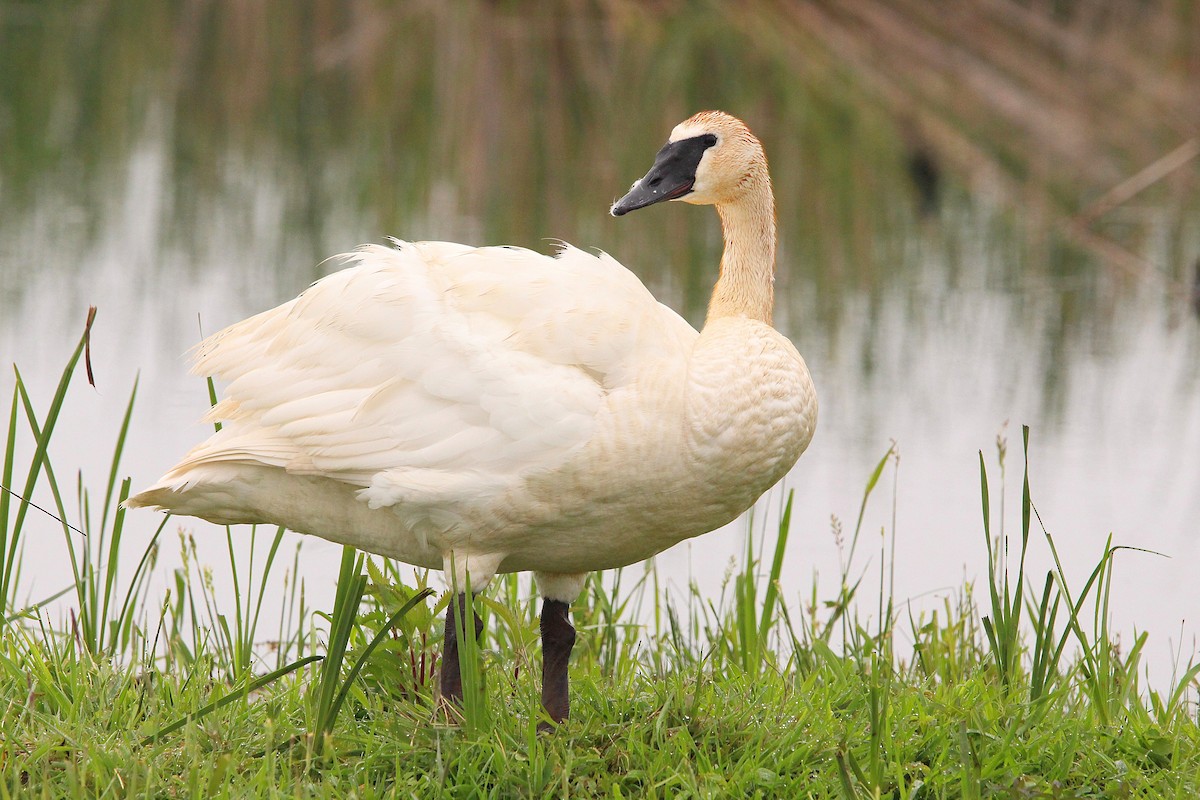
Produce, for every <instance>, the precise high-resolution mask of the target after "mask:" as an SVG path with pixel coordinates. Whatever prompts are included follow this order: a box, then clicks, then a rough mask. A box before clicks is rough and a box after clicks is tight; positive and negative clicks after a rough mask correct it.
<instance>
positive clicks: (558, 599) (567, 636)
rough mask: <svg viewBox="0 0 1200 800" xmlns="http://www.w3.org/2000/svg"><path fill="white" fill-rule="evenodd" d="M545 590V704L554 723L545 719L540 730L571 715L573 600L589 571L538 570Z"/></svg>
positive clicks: (538, 578) (542, 590) (537, 578)
mask: <svg viewBox="0 0 1200 800" xmlns="http://www.w3.org/2000/svg"><path fill="white" fill-rule="evenodd" d="M534 578H535V579H536V580H537V584H538V589H540V590H541V593H542V598H543V599H542V619H541V629H542V708H544V709H546V715H547V716H548V717H550V720H551V722H552V723H553V724H550V723H546V722H543V723H542V724H541V725H538V730H541V731H548V730H552V729H553V727H554V725H557V724H558V723H560V722H562V721H563V720H565V719H566V718H567V717H569V716H570V715H571V698H570V691H569V681H568V677H567V664H568V663H569V662H570V660H571V648H573V647H574V646H575V628H574V627H573V626H572V625H571V603H573V602H575V599H576V598H578V597H579V593H580V592H581V591H583V584H584V582H585V581H586V580H587V573H586V572H581V573H575V574H567V573H551V572H537V573H534Z"/></svg>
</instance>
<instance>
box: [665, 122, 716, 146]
mask: <svg viewBox="0 0 1200 800" xmlns="http://www.w3.org/2000/svg"><path fill="white" fill-rule="evenodd" d="M706 133H710V131H709V130H708V129H707V128H705V127H704V126H703V125H701V124H699V123H696V122H681V123H679V124H678V125H676V126H675V129H674V130H672V131H671V136H670V138H669V139H667V141H668V142H678V141H679V140H681V139H691V138H692V137H694V136H703V135H704V134H706Z"/></svg>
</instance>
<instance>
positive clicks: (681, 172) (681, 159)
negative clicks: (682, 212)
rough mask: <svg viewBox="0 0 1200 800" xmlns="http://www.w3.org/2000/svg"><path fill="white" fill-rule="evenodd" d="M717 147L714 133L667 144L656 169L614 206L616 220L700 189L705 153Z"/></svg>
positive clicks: (659, 154) (656, 161)
mask: <svg viewBox="0 0 1200 800" xmlns="http://www.w3.org/2000/svg"><path fill="white" fill-rule="evenodd" d="M716 143H717V137H716V136H713V135H712V134H711V133H706V134H704V135H703V136H693V137H691V138H689V139H680V140H679V141H677V142H667V143H666V144H665V145H663V147H662V149H661V150H659V151H658V156H657V157H656V158H655V159H654V166H652V167H650V171H649V172H647V173H646V176H645V177H644V178H642V179H641V180H640V181H638V182H637V183H635V184H633V186H631V187H630V189H629V193H628V194H626V195H625V196H624V197H622V198H621V199H620V200H618V201H617V202H615V203H613V205H612V208H611V209H610V211H611V212H612V215H613V216H614V217H619V216H622V215H624V214H628V213H629V212H630V211H637V210H638V209H639V208H645V207H646V206H652V205H654V204H655V203H661V202H662V201H664V200H677V199H679V198H680V197H684V196H685V195H687V194H689V193H690V192H691V191H692V187H694V186H695V185H696V169H697V168H698V167H699V166H700V159H702V158H703V157H704V152H705V151H706V150H708V148H710V147H712V146H713V145H714V144H716Z"/></svg>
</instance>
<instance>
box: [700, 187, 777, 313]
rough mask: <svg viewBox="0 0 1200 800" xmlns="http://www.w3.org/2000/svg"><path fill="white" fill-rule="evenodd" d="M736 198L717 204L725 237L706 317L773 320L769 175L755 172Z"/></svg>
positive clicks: (772, 220) (772, 212)
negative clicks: (718, 273) (719, 269)
mask: <svg viewBox="0 0 1200 800" xmlns="http://www.w3.org/2000/svg"><path fill="white" fill-rule="evenodd" d="M744 189H745V191H744V192H743V193H742V194H741V195H740V196H739V197H738V198H736V199H734V200H732V201H729V202H726V203H719V204H717V213H718V214H719V215H720V217H721V228H722V232H723V234H724V237H725V254H724V255H723V256H722V257H721V274H720V277H719V278H717V284H716V286H714V287H713V294H712V299H711V300H710V301H709V305H708V318H707V321H708V322H711V321H712V320H714V319H720V318H722V317H746V318H748V319H756V320H759V321H761V322H765V323H766V324H768V325H770V324H771V312H772V308H773V307H774V304H775V198H774V196H773V194H772V192H771V179H770V178H769V177H767V175H766V174H763V173H760V174H758V175H753V176H751V178H750V179H749V181H748V182H747V184H746V185H745V186H744Z"/></svg>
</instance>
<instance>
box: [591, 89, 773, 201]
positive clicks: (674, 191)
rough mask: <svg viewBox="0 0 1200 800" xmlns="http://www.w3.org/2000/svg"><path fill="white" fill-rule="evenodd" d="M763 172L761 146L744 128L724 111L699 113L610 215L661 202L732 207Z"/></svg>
mask: <svg viewBox="0 0 1200 800" xmlns="http://www.w3.org/2000/svg"><path fill="white" fill-rule="evenodd" d="M766 167H767V159H766V156H765V155H764V154H763V148H762V144H760V143H759V141H758V139H757V138H755V136H754V134H753V133H751V132H750V129H749V128H748V127H746V123H744V122H742V121H741V120H740V119H738V118H737V117H735V116H732V115H730V114H726V113H725V112H724V111H701V112H700V113H699V114H696V115H695V116H693V117H691V118H689V119H687V120H685V121H683V122H681V123H679V124H678V125H676V126H675V129H674V130H672V131H671V136H670V138H668V139H667V143H666V144H664V145H663V146H662V149H661V150H659V151H658V155H657V156H656V157H655V159H654V166H652V167H650V171H649V172H647V173H646V175H645V177H643V178H641V179H640V180H638V181H635V182H634V184H633V186H631V187H630V188H629V193H628V194H626V195H625V196H624V197H622V198H621V199H620V200H618V201H617V202H615V203H613V205H612V208H611V209H610V212H611V213H612V215H613V216H614V217H619V216H622V215H623V214H628V213H629V212H630V211H636V210H637V209H639V208H645V207H646V206H650V205H654V204H655V203H660V202H662V201H663V200H682V201H684V202H685V203H694V204H696V205H722V204H725V203H731V202H736V201H737V200H738V199H739V198H740V197H741V196H742V194H743V193H744V192H745V191H746V190H747V187H748V186H749V185H751V184H752V183H754V180H753V179H754V178H756V177H758V176H765V175H766V174H767V170H766Z"/></svg>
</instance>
